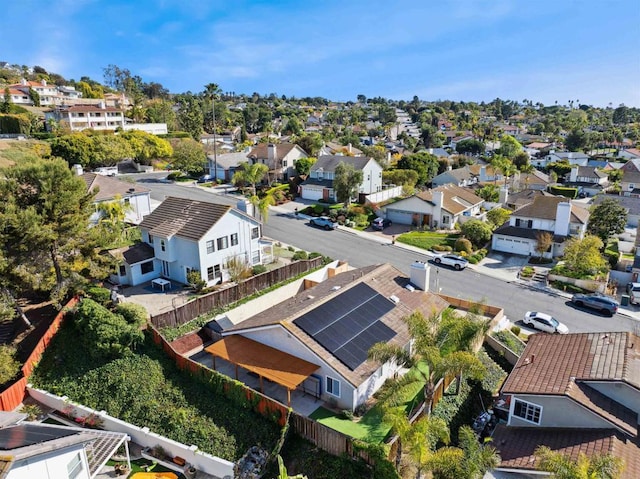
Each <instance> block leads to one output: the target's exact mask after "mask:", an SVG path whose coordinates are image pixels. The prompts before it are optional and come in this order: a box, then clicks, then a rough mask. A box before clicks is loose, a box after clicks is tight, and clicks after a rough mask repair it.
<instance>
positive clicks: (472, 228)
mask: <svg viewBox="0 0 640 479" xmlns="http://www.w3.org/2000/svg"><path fill="white" fill-rule="evenodd" d="M460 230H461V231H462V234H463V235H465V237H466V238H468V239H469V240H470V241H471V242H472V243H473V244H474V245H476V246H482V245H484V244H485V243H486V242H487V241H489V240H490V239H491V234H492V231H491V226H489V225H488V224H487V223H485V222H484V221H480V220H476V219H472V220H469V221H467V222H466V223H465V224H463V225H462V226H461V227H460Z"/></svg>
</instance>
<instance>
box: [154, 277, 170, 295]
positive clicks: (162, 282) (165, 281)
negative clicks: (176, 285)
mask: <svg viewBox="0 0 640 479" xmlns="http://www.w3.org/2000/svg"><path fill="white" fill-rule="evenodd" d="M151 286H152V287H155V286H160V288H162V292H163V293H164V288H165V286H169V289H171V281H169V280H168V279H164V278H156V279H152V280H151Z"/></svg>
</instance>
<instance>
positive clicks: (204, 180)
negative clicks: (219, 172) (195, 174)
mask: <svg viewBox="0 0 640 479" xmlns="http://www.w3.org/2000/svg"><path fill="white" fill-rule="evenodd" d="M210 181H213V175H202V176H201V177H200V178H198V183H209V182H210Z"/></svg>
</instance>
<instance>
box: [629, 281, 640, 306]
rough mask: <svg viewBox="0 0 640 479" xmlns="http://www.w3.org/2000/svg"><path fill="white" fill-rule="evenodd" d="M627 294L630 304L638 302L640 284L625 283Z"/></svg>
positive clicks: (639, 298) (639, 300)
mask: <svg viewBox="0 0 640 479" xmlns="http://www.w3.org/2000/svg"><path fill="white" fill-rule="evenodd" d="M627 294H628V295H629V302H630V303H631V304H638V303H639V302H640V283H627Z"/></svg>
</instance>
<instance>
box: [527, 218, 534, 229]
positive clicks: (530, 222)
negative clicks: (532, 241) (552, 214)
mask: <svg viewBox="0 0 640 479" xmlns="http://www.w3.org/2000/svg"><path fill="white" fill-rule="evenodd" d="M527 228H533V220H528V221H527Z"/></svg>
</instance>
